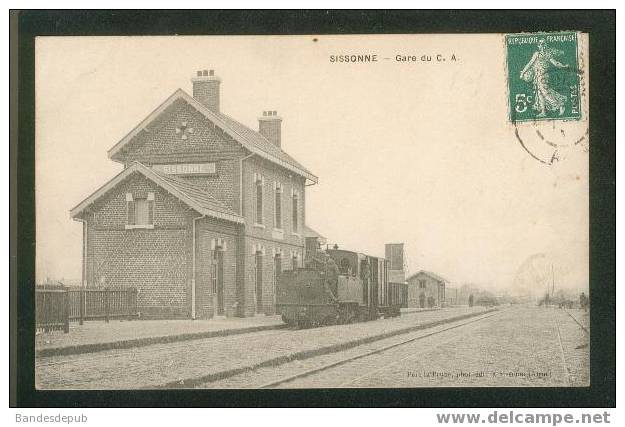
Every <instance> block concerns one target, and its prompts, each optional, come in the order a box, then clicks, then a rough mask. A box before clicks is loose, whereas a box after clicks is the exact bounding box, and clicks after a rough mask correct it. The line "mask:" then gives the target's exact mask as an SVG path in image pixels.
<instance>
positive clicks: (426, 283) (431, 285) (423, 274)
mask: <svg viewBox="0 0 625 427" xmlns="http://www.w3.org/2000/svg"><path fill="white" fill-rule="evenodd" d="M407 281H408V307H420V308H426V307H428V306H429V305H430V304H428V300H431V298H432V299H433V306H434V307H442V306H443V305H444V303H445V285H446V284H447V283H449V281H448V280H447V279H445V278H444V277H441V276H439V275H438V274H435V273H432V272H430V271H425V270H421V271H419V272H418V273H415V274H413V275H412V276H410V277H409V278H408V280H407Z"/></svg>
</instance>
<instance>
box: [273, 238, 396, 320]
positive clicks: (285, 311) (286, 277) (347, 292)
mask: <svg viewBox="0 0 625 427" xmlns="http://www.w3.org/2000/svg"><path fill="white" fill-rule="evenodd" d="M308 239H311V238H307V240H308ZM312 239H314V238H312ZM306 246H307V248H308V249H307V256H306V263H305V265H306V266H305V267H304V268H298V269H294V270H287V271H284V272H282V273H281V274H280V275H279V276H278V280H277V283H276V311H277V313H278V314H281V315H282V320H283V321H284V322H285V323H287V324H289V325H292V326H297V327H300V328H304V327H314V326H327V325H334V324H344V323H354V322H362V321H368V320H374V319H377V318H379V317H381V316H383V317H395V316H399V315H400V308H401V307H402V306H404V305H405V303H406V301H407V292H408V290H407V285H406V284H404V283H391V282H389V281H388V261H387V260H386V259H384V258H378V257H374V256H370V255H366V254H363V253H360V252H353V251H347V250H342V249H338V247H337V246H335V247H334V248H333V249H326V250H325V251H321V250H320V249H319V245H318V244H317V243H316V242H315V243H313V244H311V243H310V242H307V245H306ZM310 248H313V250H311V249H310ZM336 269H338V275H337V274H335V273H333V271H334V272H336Z"/></svg>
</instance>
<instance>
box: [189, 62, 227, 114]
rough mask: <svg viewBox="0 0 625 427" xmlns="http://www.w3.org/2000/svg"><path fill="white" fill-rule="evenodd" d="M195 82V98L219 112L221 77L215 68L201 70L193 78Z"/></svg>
mask: <svg viewBox="0 0 625 427" xmlns="http://www.w3.org/2000/svg"><path fill="white" fill-rule="evenodd" d="M191 81H192V82H193V98H195V99H196V100H198V101H199V102H200V103H202V104H203V105H204V106H206V107H208V108H209V109H210V110H211V111H214V112H216V113H219V84H220V83H221V79H220V78H219V77H217V76H216V75H215V71H214V70H200V71H198V72H197V75H196V76H195V77H193V78H192V79H191Z"/></svg>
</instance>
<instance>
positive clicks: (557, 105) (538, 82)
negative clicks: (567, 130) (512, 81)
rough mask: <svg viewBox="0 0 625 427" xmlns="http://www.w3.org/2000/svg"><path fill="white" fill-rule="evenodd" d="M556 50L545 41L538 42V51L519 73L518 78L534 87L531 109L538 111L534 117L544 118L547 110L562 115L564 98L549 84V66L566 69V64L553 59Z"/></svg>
mask: <svg viewBox="0 0 625 427" xmlns="http://www.w3.org/2000/svg"><path fill="white" fill-rule="evenodd" d="M557 53H558V50H556V49H551V48H548V47H547V46H546V45H545V39H540V40H539V41H538V50H537V51H536V52H534V54H533V55H532V59H530V61H529V62H528V63H527V65H525V67H524V68H523V71H521V75H520V78H521V79H523V80H525V81H526V82H532V83H533V85H534V104H533V105H532V108H533V109H534V110H536V111H538V114H537V116H536V117H545V116H546V115H547V110H549V111H558V114H559V115H560V116H561V115H563V114H564V107H565V102H566V96H564V95H562V94H561V93H558V92H557V91H556V90H555V89H553V88H552V87H551V85H550V84H549V77H548V70H549V68H550V67H551V66H554V67H557V68H568V64H562V63H561V62H559V61H558V60H556V59H555V55H556V54H557Z"/></svg>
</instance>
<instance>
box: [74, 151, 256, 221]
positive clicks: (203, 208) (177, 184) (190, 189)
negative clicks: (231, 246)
mask: <svg viewBox="0 0 625 427" xmlns="http://www.w3.org/2000/svg"><path fill="white" fill-rule="evenodd" d="M133 173H139V174H141V175H143V176H145V177H146V178H147V179H149V180H150V181H152V182H154V183H155V184H156V185H158V186H159V187H161V188H163V189H164V190H166V191H167V192H169V193H170V194H172V195H173V196H175V197H176V198H178V199H179V200H180V201H181V202H183V203H185V204H186V205H188V206H189V207H191V208H193V209H194V210H195V211H197V212H198V213H200V214H202V215H206V216H210V217H213V218H218V219H223V220H226V221H231V222H236V223H243V222H244V220H243V217H242V216H240V215H239V214H237V213H236V212H234V211H232V210H231V209H230V208H228V207H227V206H226V205H225V204H224V203H222V202H220V201H219V200H217V199H216V198H214V197H213V196H211V195H210V194H208V193H207V192H206V191H205V190H203V189H202V187H200V186H197V185H194V184H192V183H189V182H186V181H184V180H182V179H179V178H176V177H174V176H171V175H166V174H163V173H159V172H157V171H155V170H153V169H151V168H149V167H147V166H145V165H144V164H142V163H139V162H133V163H132V165H130V166H129V167H127V168H126V169H124V170H123V171H122V172H120V173H119V174H117V175H116V176H115V177H113V178H112V179H111V180H110V181H108V182H107V183H106V184H104V185H103V186H102V187H100V188H99V189H98V190H96V191H95V192H94V193H93V194H91V195H90V196H89V197H87V198H86V199H85V200H83V201H82V202H81V203H80V204H78V205H77V206H76V207H74V208H73V209H71V211H70V216H71V217H72V218H77V217H78V216H79V215H80V214H81V213H82V212H83V211H84V210H85V209H87V208H88V207H89V206H91V205H92V204H93V203H95V202H96V201H97V200H98V199H100V198H101V197H102V196H104V195H105V194H106V193H108V192H109V191H111V190H112V189H114V188H115V187H116V186H117V185H118V184H119V183H120V182H122V181H123V180H124V179H126V178H127V177H129V176H130V175H131V174H133Z"/></svg>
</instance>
